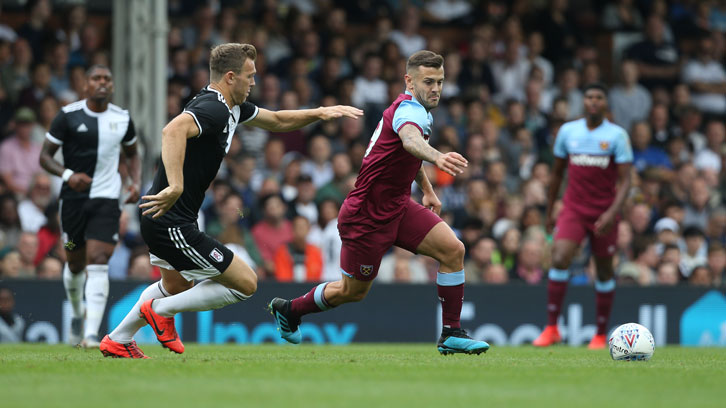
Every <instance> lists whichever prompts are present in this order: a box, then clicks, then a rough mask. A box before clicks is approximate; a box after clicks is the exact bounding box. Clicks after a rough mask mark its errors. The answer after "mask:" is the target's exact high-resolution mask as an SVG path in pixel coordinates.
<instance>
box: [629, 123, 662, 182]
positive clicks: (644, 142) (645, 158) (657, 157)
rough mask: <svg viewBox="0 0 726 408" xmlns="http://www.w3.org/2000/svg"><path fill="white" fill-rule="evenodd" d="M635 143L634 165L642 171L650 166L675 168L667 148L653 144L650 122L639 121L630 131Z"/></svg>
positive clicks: (659, 168) (660, 168)
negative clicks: (666, 150)
mask: <svg viewBox="0 0 726 408" xmlns="http://www.w3.org/2000/svg"><path fill="white" fill-rule="evenodd" d="M630 137H631V139H632V145H633V167H634V168H635V169H636V170H637V171H638V172H639V173H642V172H643V171H645V170H646V169H648V168H656V169H658V170H661V171H669V170H671V169H672V168H673V166H672V165H671V160H670V158H669V157H668V155H667V154H666V152H665V150H663V149H662V148H660V147H657V146H653V145H651V143H650V141H651V132H650V125H648V122H637V123H635V124H634V125H633V128H632V130H631V132H630Z"/></svg>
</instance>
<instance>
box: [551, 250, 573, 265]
mask: <svg viewBox="0 0 726 408" xmlns="http://www.w3.org/2000/svg"><path fill="white" fill-rule="evenodd" d="M552 267H553V268H555V269H567V268H569V267H570V257H569V256H568V255H567V254H566V253H563V252H559V251H555V252H554V253H553V254H552Z"/></svg>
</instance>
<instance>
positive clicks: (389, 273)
mask: <svg viewBox="0 0 726 408" xmlns="http://www.w3.org/2000/svg"><path fill="white" fill-rule="evenodd" d="M376 279H382V282H386V283H393V282H396V283H426V282H428V281H429V277H428V273H427V272H426V267H425V265H424V263H423V261H422V260H421V256H418V255H414V254H413V253H411V252H409V251H407V250H405V249H403V248H399V247H397V246H394V247H393V250H392V251H391V252H390V253H388V254H386V255H384V256H383V258H382V259H381V265H380V266H379V267H378V276H377V278H376Z"/></svg>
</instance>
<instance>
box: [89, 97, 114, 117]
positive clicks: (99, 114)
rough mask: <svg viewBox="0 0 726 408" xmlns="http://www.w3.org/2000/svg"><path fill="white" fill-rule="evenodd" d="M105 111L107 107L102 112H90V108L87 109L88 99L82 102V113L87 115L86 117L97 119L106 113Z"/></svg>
mask: <svg viewBox="0 0 726 408" xmlns="http://www.w3.org/2000/svg"><path fill="white" fill-rule="evenodd" d="M106 111H108V106H107V107H106V110H105V111H103V112H94V111H92V110H91V108H89V107H88V99H84V100H83V112H85V113H86V115H88V116H94V117H98V116H101V115H103V114H104V113H106Z"/></svg>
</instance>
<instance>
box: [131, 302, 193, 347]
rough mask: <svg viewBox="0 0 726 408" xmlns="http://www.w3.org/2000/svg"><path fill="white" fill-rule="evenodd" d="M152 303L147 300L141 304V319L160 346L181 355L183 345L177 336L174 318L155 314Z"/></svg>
mask: <svg viewBox="0 0 726 408" xmlns="http://www.w3.org/2000/svg"><path fill="white" fill-rule="evenodd" d="M153 301H154V299H149V300H147V301H146V302H144V303H143V304H141V308H140V309H141V317H143V318H144V320H146V322H147V323H149V325H150V326H151V328H152V329H154V334H156V338H157V340H159V343H161V345H162V346H164V347H166V348H168V349H169V350H171V351H173V352H175V353H177V354H181V353H183V352H184V344H183V343H182V342H181V340H179V335H177V333H176V328H175V327H174V318H173V317H164V316H160V315H159V314H157V313H156V312H155V311H154V309H152V308H151V302H153Z"/></svg>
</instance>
